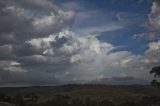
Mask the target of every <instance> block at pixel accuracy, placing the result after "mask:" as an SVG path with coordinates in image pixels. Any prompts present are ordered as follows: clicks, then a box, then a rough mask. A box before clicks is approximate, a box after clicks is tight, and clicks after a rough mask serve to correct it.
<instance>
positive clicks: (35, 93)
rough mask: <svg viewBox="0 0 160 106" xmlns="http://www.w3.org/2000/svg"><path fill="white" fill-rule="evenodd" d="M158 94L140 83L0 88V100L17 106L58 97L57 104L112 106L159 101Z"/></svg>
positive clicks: (157, 90)
mask: <svg viewBox="0 0 160 106" xmlns="http://www.w3.org/2000/svg"><path fill="white" fill-rule="evenodd" d="M159 97H160V90H159V89H157V88H154V87H151V86H144V85H130V86H118V85H116V86H109V85H65V86H35V87H14V88H13V87H12V88H11V87H7V88H0V100H1V101H5V102H10V103H14V104H19V105H20V104H23V105H27V104H28V103H29V104H30V105H31V104H32V105H33V104H34V105H42V104H43V105H45V106H47V105H48V106H51V105H52V104H55V102H53V101H56V103H57V101H58V100H60V101H61V103H62V101H64V104H67V103H68V104H70V102H74V101H75V100H76V101H79V104H80V103H81V102H82V103H81V104H83V105H84V104H85V105H86V104H87V103H86V101H90V102H94V103H93V104H100V103H101V102H102V103H103V102H104V101H105V103H106V102H107V103H109V102H111V103H113V104H114V105H120V104H124V103H126V102H127V103H128V102H131V103H133V104H134V103H140V102H142V101H144V99H145V100H147V101H148V100H150V102H153V103H155V102H157V101H158V100H159V101H160V98H159ZM7 99H8V101H7ZM151 99H152V100H151ZM156 100H157V101H156ZM20 101H21V102H20ZM26 102H28V103H26ZM45 103H47V104H45ZM49 104H50V105H49ZM56 106H61V104H57V105H56ZM62 106H64V105H62ZM66 106H68V105H66ZM80 106H81V105H80ZM87 106H88V105H87ZM95 106H97V105H95ZM98 106H100V105H98ZM109 106H110V105H109ZM126 106H127V105H126Z"/></svg>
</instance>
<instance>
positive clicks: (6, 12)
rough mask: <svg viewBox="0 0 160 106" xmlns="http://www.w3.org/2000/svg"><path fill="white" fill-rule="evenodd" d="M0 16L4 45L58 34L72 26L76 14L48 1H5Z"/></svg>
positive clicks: (0, 30) (0, 32) (0, 9)
mask: <svg viewBox="0 0 160 106" xmlns="http://www.w3.org/2000/svg"><path fill="white" fill-rule="evenodd" d="M0 15H1V17H0V35H1V36H0V39H1V41H0V44H1V45H3V44H7V43H21V42H24V41H25V40H27V39H30V38H33V37H42V36H46V35H49V34H51V33H55V32H58V31H60V30H61V29H62V28H65V27H66V26H67V27H68V26H70V25H71V24H72V21H71V20H73V15H74V13H72V12H64V11H62V10H61V9H60V8H58V7H57V6H55V5H53V3H51V2H49V1H47V0H46V1H44V0H34V1H32V0H22V1H21V0H19V1H16V0H12V1H9V0H5V1H1V2H0ZM46 23H47V24H46ZM38 27H39V28H38Z"/></svg>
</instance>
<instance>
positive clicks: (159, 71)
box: [150, 66, 160, 88]
mask: <svg viewBox="0 0 160 106" xmlns="http://www.w3.org/2000/svg"><path fill="white" fill-rule="evenodd" d="M150 73H151V74H153V75H154V77H155V79H154V80H153V81H152V82H151V85H152V86H154V87H157V88H160V81H158V80H157V78H160V66H157V67H154V68H152V70H151V71H150Z"/></svg>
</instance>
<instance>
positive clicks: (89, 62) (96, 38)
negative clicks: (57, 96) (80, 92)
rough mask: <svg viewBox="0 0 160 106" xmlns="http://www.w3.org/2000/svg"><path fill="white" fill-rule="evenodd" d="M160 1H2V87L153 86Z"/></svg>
mask: <svg viewBox="0 0 160 106" xmlns="http://www.w3.org/2000/svg"><path fill="white" fill-rule="evenodd" d="M159 65H160V2H159V0H1V1H0V86H1V87H2V86H35V85H36V86H37V85H63V84H124V85H127V84H149V83H150V81H151V80H152V79H153V76H152V75H150V74H149V71H150V70H151V69H152V68H153V67H155V66H159Z"/></svg>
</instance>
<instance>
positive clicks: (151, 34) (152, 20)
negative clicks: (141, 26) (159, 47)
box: [133, 0, 160, 41]
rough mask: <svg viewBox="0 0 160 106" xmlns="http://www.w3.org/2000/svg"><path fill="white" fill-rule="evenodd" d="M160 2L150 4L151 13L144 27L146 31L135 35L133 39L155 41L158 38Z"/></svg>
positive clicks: (159, 36)
mask: <svg viewBox="0 0 160 106" xmlns="http://www.w3.org/2000/svg"><path fill="white" fill-rule="evenodd" d="M159 13H160V2H159V0H155V1H154V2H153V3H152V6H151V11H150V13H149V14H148V20H149V21H148V22H147V24H146V25H145V27H147V31H146V32H144V33H140V34H135V35H134V36H133V38H136V39H142V38H145V39H147V40H151V41H155V40H157V39H159V38H160V35H159V33H160V15H159Z"/></svg>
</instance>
